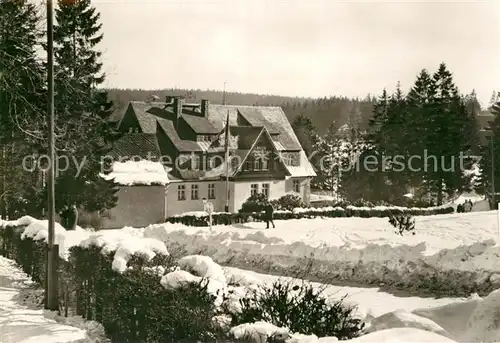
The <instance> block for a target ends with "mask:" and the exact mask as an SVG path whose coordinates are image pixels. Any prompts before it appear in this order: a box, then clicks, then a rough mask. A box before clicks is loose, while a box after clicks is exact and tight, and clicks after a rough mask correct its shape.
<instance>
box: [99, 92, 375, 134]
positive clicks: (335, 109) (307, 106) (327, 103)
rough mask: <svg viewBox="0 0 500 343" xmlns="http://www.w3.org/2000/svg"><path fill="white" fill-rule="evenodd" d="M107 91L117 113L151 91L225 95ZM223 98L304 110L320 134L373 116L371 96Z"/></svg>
mask: <svg viewBox="0 0 500 343" xmlns="http://www.w3.org/2000/svg"><path fill="white" fill-rule="evenodd" d="M108 95H109V99H110V100H112V101H113V103H114V105H115V108H116V112H115V116H116V117H119V116H120V115H121V114H122V113H123V111H124V110H125V107H126V106H127V104H128V103H129V101H133V100H139V101H146V100H148V99H150V98H151V96H153V95H156V96H158V97H159V98H160V100H161V101H163V99H164V97H165V96H166V95H183V96H185V98H186V101H188V102H200V101H201V99H208V100H210V102H212V103H214V104H222V102H223V97H224V94H223V92H222V91H214V90H199V89H198V90H186V89H161V90H160V89H157V90H141V89H108ZM225 102H226V104H233V105H261V106H282V107H283V110H284V111H285V113H286V115H287V116H288V118H289V120H290V122H292V121H293V120H294V119H295V118H296V117H297V116H298V115H300V114H303V115H304V116H305V117H307V118H310V119H311V121H312V123H313V124H314V126H315V127H317V128H318V133H320V134H323V133H325V132H326V130H327V129H328V127H330V125H331V124H332V123H333V126H334V127H335V128H339V127H340V126H342V125H344V124H346V123H348V122H350V121H353V120H354V121H356V123H357V124H358V125H359V127H360V128H361V129H365V128H366V127H367V126H368V123H369V121H370V118H371V117H372V107H373V102H374V99H373V97H370V96H367V97H366V98H365V99H362V100H361V99H348V98H345V97H331V98H320V99H311V98H299V97H286V96H278V95H262V94H250V93H233V92H227V93H226V95H225Z"/></svg>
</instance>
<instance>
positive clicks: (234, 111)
mask: <svg viewBox="0 0 500 343" xmlns="http://www.w3.org/2000/svg"><path fill="white" fill-rule="evenodd" d="M228 111H229V121H230V124H231V125H237V118H238V113H240V114H242V112H243V113H244V116H245V120H246V121H249V119H250V118H252V117H253V116H255V117H256V118H257V119H255V122H262V121H264V122H263V125H261V126H264V127H265V128H266V129H267V130H268V132H269V131H271V132H275V131H279V135H278V137H276V138H275V139H277V140H278V141H279V142H280V143H281V144H282V145H283V146H284V148H285V149H286V150H290V151H299V150H302V147H301V145H300V143H299V140H298V139H297V137H296V136H295V133H294V132H293V129H292V126H291V125H290V123H289V122H288V119H287V117H286V115H285V113H284V112H283V110H282V109H281V107H277V106H275V107H272V106H233V105H213V104H210V106H209V107H208V120H209V121H210V122H211V123H212V124H213V125H214V126H215V127H216V128H218V129H220V130H221V129H222V128H223V127H224V122H225V120H226V117H227V112H228ZM250 120H253V119H250Z"/></svg>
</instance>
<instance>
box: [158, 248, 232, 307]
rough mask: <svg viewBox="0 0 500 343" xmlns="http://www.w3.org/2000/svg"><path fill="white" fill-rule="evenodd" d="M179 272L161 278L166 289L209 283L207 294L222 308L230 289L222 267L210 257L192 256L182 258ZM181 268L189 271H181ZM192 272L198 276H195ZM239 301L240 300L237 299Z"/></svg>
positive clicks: (175, 271) (178, 263)
mask: <svg viewBox="0 0 500 343" xmlns="http://www.w3.org/2000/svg"><path fill="white" fill-rule="evenodd" d="M177 265H178V268H179V269H177V270H174V271H171V272H170V273H167V274H166V275H164V276H163V277H162V278H161V281H160V283H161V285H162V286H163V287H164V288H165V289H175V288H178V287H182V286H185V285H187V284H189V283H193V282H194V283H201V282H203V281H206V282H207V292H208V293H210V294H212V295H213V296H214V297H215V305H216V306H220V305H221V304H222V303H223V301H224V294H225V291H226V290H227V289H228V285H227V282H226V276H225V274H224V271H223V269H222V267H221V266H219V265H218V264H217V263H215V262H214V261H213V260H212V259H211V258H210V257H208V256H201V255H192V256H186V257H183V258H181V259H180V260H179V261H178V262H177ZM181 268H184V269H187V270H181ZM191 272H193V273H196V274H198V275H193V274H191ZM237 300H239V299H237Z"/></svg>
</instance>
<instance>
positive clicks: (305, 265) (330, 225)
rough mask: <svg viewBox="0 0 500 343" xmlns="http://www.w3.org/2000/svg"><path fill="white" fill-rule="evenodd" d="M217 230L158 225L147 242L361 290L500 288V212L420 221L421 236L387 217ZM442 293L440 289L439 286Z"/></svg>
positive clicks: (149, 232) (460, 291)
mask: <svg viewBox="0 0 500 343" xmlns="http://www.w3.org/2000/svg"><path fill="white" fill-rule="evenodd" d="M276 224H277V226H276V227H277V228H276V229H273V230H263V227H264V226H263V225H262V223H245V224H238V225H234V226H214V230H213V232H208V231H207V230H200V228H195V227H187V226H184V225H181V224H169V223H167V224H161V225H151V226H149V227H147V228H145V231H144V235H145V237H150V238H156V239H159V240H161V241H163V242H165V243H166V244H167V246H175V247H176V248H181V249H182V250H183V251H184V253H185V254H187V255H190V254H196V253H199V252H202V253H203V255H207V256H210V257H212V258H213V259H214V261H216V262H218V263H221V264H226V265H227V264H229V265H231V266H235V267H243V268H246V269H252V270H255V271H268V270H273V272H275V273H279V274H281V275H289V276H293V275H296V274H297V273H301V272H302V273H305V274H306V275H308V278H310V279H312V280H323V279H325V278H334V279H337V280H346V281H349V282H356V283H362V284H372V283H374V282H376V283H384V284H386V285H391V284H397V285H398V286H399V287H408V288H423V289H425V288H426V287H429V286H430V285H429V283H430V282H431V281H432V282H434V283H436V282H438V283H440V284H442V286H443V287H448V288H446V289H444V291H445V292H455V294H460V295H462V296H468V295H469V293H468V290H469V289H478V292H481V293H482V294H487V293H488V292H490V291H492V290H493V289H495V288H497V287H499V286H500V260H499V259H498V258H497V257H496V256H498V254H500V246H499V245H497V243H496V241H497V239H498V237H497V228H496V225H497V213H496V211H490V212H474V213H466V214H451V215H437V216H424V217H418V218H416V235H415V236H413V235H405V236H399V235H397V234H396V233H395V229H394V228H393V227H392V226H391V225H390V224H389V223H388V220H387V218H366V219H365V218H327V219H323V218H316V219H300V220H287V221H286V222H285V221H276ZM432 286H433V287H434V288H435V284H434V285H432Z"/></svg>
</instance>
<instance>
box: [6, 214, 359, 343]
mask: <svg viewBox="0 0 500 343" xmlns="http://www.w3.org/2000/svg"><path fill="white" fill-rule="evenodd" d="M47 226H48V225H47V222H46V221H40V220H36V219H34V218H30V217H23V218H21V219H20V220H18V221H13V222H3V223H2V222H0V240H1V242H2V251H1V253H2V254H3V255H4V256H6V257H8V258H10V259H13V260H15V261H16V262H17V263H18V264H19V265H20V266H21V267H22V269H23V270H24V272H26V273H27V274H28V275H30V276H31V277H32V278H33V279H34V281H36V282H38V283H39V284H43V280H44V273H45V268H44V265H45V263H44V260H45V259H44V255H45V251H46V241H47ZM55 242H56V243H57V244H58V245H59V247H60V251H59V257H60V258H59V260H58V266H59V275H60V277H59V283H58V287H59V292H58V293H59V295H60V299H59V303H60V304H61V310H62V312H63V313H65V314H66V315H75V314H76V315H80V316H82V317H83V318H85V319H88V320H95V321H97V322H99V323H101V324H102V326H103V327H104V329H105V331H106V335H107V337H108V338H110V340H111V342H113V343H115V342H116V343H118V342H119V343H132V342H133V343H136V342H143V343H157V342H197V341H198V342H200V341H201V342H206V343H209V342H230V341H231V342H235V340H234V338H235V339H236V340H238V339H239V338H238V337H240V336H241V337H240V338H241V339H247V338H249V337H247V335H246V334H247V333H249V332H250V333H251V332H252V329H253V326H252V325H253V324H250V326H249V325H248V323H255V322H259V323H260V324H261V325H260V326H262V327H263V328H267V330H266V331H267V334H268V336H269V337H271V336H272V337H273V338H274V337H275V335H274V334H275V332H274V330H273V329H274V328H276V325H280V326H283V327H279V328H278V331H280V332H283V333H284V334H285V335H284V336H283V338H284V339H287V341H289V338H290V339H293V338H294V337H298V336H297V335H296V334H298V335H299V336H301V337H302V336H304V337H306V338H316V339H317V336H319V337H325V336H330V337H328V339H334V340H337V338H336V337H337V336H339V337H340V338H351V337H355V336H357V335H359V334H360V333H361V329H362V328H363V324H362V321H361V319H359V318H357V317H356V316H354V315H353V313H354V310H355V309H354V308H353V307H350V306H344V304H342V301H339V302H336V301H333V302H331V301H330V302H327V300H328V299H327V298H326V297H323V296H322V295H321V293H322V292H321V291H316V290H315V289H314V288H313V287H312V286H307V285H304V284H303V285H302V286H293V285H292V283H290V282H286V281H284V282H281V281H280V282H275V283H274V284H273V285H272V286H271V287H270V288H269V287H268V286H265V285H261V287H260V288H259V291H261V292H262V293H260V292H254V293H250V292H249V291H250V290H251V289H252V287H251V286H256V285H255V284H253V285H247V286H248V287H247V286H245V285H243V286H241V285H240V284H241V283H242V281H243V280H242V279H240V278H239V277H238V278H237V281H236V282H237V284H234V282H235V279H234V277H235V275H232V276H231V275H226V274H225V271H224V270H223V269H222V267H221V266H220V265H218V264H217V263H215V262H214V261H213V260H212V259H211V258H210V257H208V256H200V255H190V256H184V257H182V258H180V259H178V260H176V259H174V258H173V257H171V256H170V255H169V253H168V251H167V249H166V246H165V244H164V243H162V242H161V241H159V240H156V239H153V238H147V237H144V235H143V233H142V231H141V230H140V229H136V230H132V229H129V228H123V229H120V230H109V231H102V232H92V231H86V230H83V229H81V228H77V230H76V231H66V230H64V228H62V227H60V226H59V225H58V224H56V240H55ZM231 283H232V284H231ZM292 286H293V287H292ZM255 302H257V303H255ZM264 303H265V306H262V304H264ZM255 306H257V307H255ZM269 313H271V314H272V316H271V317H272V318H269V315H268V314H269ZM298 313H299V314H300V315H297V314H298ZM275 314H279V318H277V317H275ZM321 318H323V320H322V319H321ZM234 326H235V327H234ZM231 327H234V328H233V329H231ZM304 334H305V335H307V336H305V335H304ZM228 335H229V336H232V338H233V339H232V340H231V338H229V337H228ZM316 335H317V336H316ZM252 337H253V336H252ZM259 337H260V335H259ZM250 338H251V337H250ZM245 342H248V341H245ZM257 342H260V341H257Z"/></svg>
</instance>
